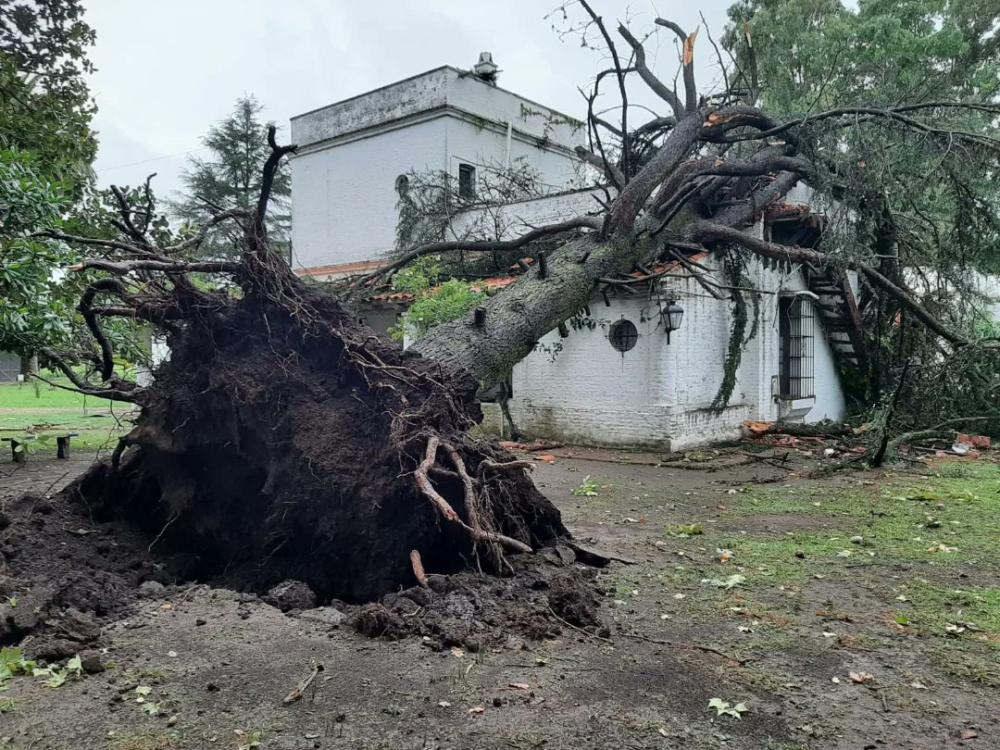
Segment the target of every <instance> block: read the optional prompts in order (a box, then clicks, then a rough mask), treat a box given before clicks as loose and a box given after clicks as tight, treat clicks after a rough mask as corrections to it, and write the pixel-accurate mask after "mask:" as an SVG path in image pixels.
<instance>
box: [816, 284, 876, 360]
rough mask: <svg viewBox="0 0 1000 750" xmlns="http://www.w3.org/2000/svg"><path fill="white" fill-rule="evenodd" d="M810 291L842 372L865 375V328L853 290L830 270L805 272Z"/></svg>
mask: <svg viewBox="0 0 1000 750" xmlns="http://www.w3.org/2000/svg"><path fill="white" fill-rule="evenodd" d="M807 281H808V284H809V291H811V292H812V293H813V294H815V295H816V296H817V297H818V298H819V300H818V301H817V302H815V303H814V304H815V307H816V312H817V313H818V315H819V318H820V320H821V321H822V324H823V331H824V334H825V335H826V340H827V341H828V342H829V343H830V347H831V349H833V355H834V358H835V359H836V361H837V366H838V367H839V368H840V369H841V371H844V370H848V369H852V370H857V371H860V373H862V374H864V373H866V372H867V371H868V358H867V356H866V353H865V338H864V324H863V323H862V320H861V312H860V310H859V309H858V301H857V299H856V297H855V296H854V290H853V289H852V288H851V283H850V281H849V279H848V277H847V273H846V272H844V271H835V270H831V269H821V270H817V269H814V268H810V269H808V271H807Z"/></svg>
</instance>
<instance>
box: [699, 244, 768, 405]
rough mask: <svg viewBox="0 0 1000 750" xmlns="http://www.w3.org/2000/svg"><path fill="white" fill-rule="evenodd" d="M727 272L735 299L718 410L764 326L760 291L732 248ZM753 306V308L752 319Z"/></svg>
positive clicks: (714, 402) (717, 397)
mask: <svg viewBox="0 0 1000 750" xmlns="http://www.w3.org/2000/svg"><path fill="white" fill-rule="evenodd" d="M723 273H724V275H725V277H726V281H727V283H728V284H729V286H730V287H732V296H731V297H730V299H731V300H732V303H733V314H732V322H731V324H730V328H729V345H728V346H727V348H726V360H725V362H724V363H723V366H722V383H720V384H719V390H718V392H717V393H716V394H715V398H714V399H712V404H711V406H710V407H709V409H710V410H711V411H713V412H716V413H718V412H721V411H722V410H723V409H725V408H726V407H727V406H729V399H730V398H732V395H733V390H734V389H735V387H736V374H737V372H738V371H739V369H740V363H741V362H742V361H743V350H744V349H745V348H746V345H747V344H748V343H750V341H751V340H752V339H753V338H754V337H755V336H756V335H757V331H758V328H759V326H760V292H758V291H756V290H751V285H750V283H749V279H748V277H747V273H746V268H745V267H744V264H743V259H742V258H741V257H740V256H739V255H738V254H737V253H734V252H731V251H730V252H728V253H726V257H725V259H724V260H723ZM748 296H749V297H750V306H748V305H747V297H748ZM749 307H752V309H753V320H752V323H751V320H750V315H749ZM748 324H750V325H749V329H750V330H749V331H747V327H748Z"/></svg>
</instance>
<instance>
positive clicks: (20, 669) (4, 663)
mask: <svg viewBox="0 0 1000 750" xmlns="http://www.w3.org/2000/svg"><path fill="white" fill-rule="evenodd" d="M36 667H37V664H36V663H35V662H34V661H32V660H30V659H25V658H24V652H23V651H22V650H21V649H19V648H15V647H13V646H5V647H4V648H0V689H2V688H3V685H4V683H5V682H7V681H8V680H10V679H11V678H13V677H17V676H18V675H26V674H31V673H32V671H34V669H35V668H36Z"/></svg>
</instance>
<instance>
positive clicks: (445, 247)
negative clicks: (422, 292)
mask: <svg viewBox="0 0 1000 750" xmlns="http://www.w3.org/2000/svg"><path fill="white" fill-rule="evenodd" d="M600 228H601V220H600V219H599V218H597V217H596V216H577V217H575V218H573V219H567V220H566V221H561V222H559V223H557V224H548V225H546V226H542V227H538V228H536V229H532V230H531V231H530V232H527V233H525V234H523V235H521V236H520V237H517V238H516V239H513V240H481V241H469V242H463V241H461V240H454V241H447V242H429V243H427V244H424V245H420V246H418V247H415V248H413V249H412V250H409V251H407V252H406V253H405V254H404V255H403V256H402V257H400V258H399V259H398V260H395V261H393V262H392V263H390V264H389V265H387V266H383V267H382V268H380V269H378V270H377V271H372V272H371V273H370V274H368V275H367V276H364V277H362V278H361V279H360V281H361V283H364V284H370V283H371V281H373V280H374V279H377V278H380V277H382V276H385V275H386V274H390V273H393V272H394V271H398V270H399V269H400V268H402V267H403V266H405V265H407V264H408V263H412V262H413V261H414V260H416V259H417V258H420V257H422V256H424V255H431V254H433V253H446V252H451V251H453V250H465V251H469V252H493V251H503V250H516V249H517V248H519V247H523V246H525V245H527V244H529V243H531V242H534V241H535V240H540V239H542V238H543V237H551V236H553V235H556V234H562V233H564V232H570V231H572V230H574V229H600Z"/></svg>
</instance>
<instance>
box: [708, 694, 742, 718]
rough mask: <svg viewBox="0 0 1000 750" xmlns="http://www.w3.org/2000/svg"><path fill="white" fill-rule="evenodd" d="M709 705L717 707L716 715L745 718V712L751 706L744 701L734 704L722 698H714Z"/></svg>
mask: <svg viewBox="0 0 1000 750" xmlns="http://www.w3.org/2000/svg"><path fill="white" fill-rule="evenodd" d="M708 707H709V708H714V709H715V715H716V716H732V717H733V718H734V719H741V718H743V714H745V713H746V712H747V711H749V710H750V707H749V706H748V705H747V704H746V703H743V702H742V701H741V702H739V703H737V704H736V705H735V706H734V705H732V704H730V703H729V701H724V700H722V698H712V699H711V700H710V701H709V702H708Z"/></svg>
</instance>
